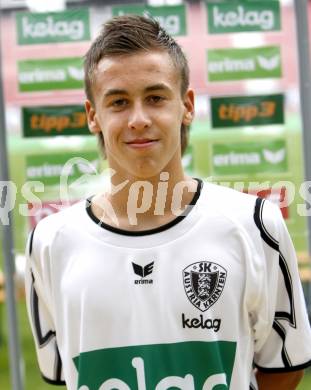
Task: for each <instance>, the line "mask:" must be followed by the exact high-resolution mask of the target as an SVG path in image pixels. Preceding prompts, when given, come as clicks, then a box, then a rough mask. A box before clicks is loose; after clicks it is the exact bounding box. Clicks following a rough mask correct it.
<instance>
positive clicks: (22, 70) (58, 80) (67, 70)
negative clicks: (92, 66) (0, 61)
mask: <svg viewBox="0 0 311 390" xmlns="http://www.w3.org/2000/svg"><path fill="white" fill-rule="evenodd" d="M83 78H84V70H83V60H82V58H81V57H68V58H50V59H47V60H45V59H39V60H23V61H19V62H18V81H19V90H20V92H36V91H51V90H62V89H80V88H83Z"/></svg>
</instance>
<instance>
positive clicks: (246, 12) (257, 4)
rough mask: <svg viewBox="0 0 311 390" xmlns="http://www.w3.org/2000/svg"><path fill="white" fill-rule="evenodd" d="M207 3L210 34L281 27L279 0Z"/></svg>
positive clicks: (272, 29) (268, 29) (273, 29)
mask: <svg viewBox="0 0 311 390" xmlns="http://www.w3.org/2000/svg"><path fill="white" fill-rule="evenodd" d="M205 4H206V6H207V14H208V31H209V33H210V34H223V33H232V32H243V31H275V30H280V29H281V16H280V3H279V1H275V0H274V1H251V2H249V1H243V2H242V1H240V2H235V1H226V2H223V3H220V2H219V1H218V2H216V1H215V2H214V3H211V2H208V3H207V2H206V3H205Z"/></svg>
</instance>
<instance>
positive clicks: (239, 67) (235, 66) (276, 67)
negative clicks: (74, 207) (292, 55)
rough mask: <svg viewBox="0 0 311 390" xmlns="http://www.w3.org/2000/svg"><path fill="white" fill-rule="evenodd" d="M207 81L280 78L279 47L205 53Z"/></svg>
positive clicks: (214, 50) (220, 50) (218, 50)
mask: <svg viewBox="0 0 311 390" xmlns="http://www.w3.org/2000/svg"><path fill="white" fill-rule="evenodd" d="M207 61H208V79H209V81H228V80H244V79H256V78H280V77H281V76H282V71H281V50H280V47H279V46H263V47H255V48H247V49H211V50H208V51H207Z"/></svg>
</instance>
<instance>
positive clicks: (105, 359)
mask: <svg viewBox="0 0 311 390" xmlns="http://www.w3.org/2000/svg"><path fill="white" fill-rule="evenodd" d="M188 84H189V81H188V66H187V61H186V59H185V57H184V55H183V53H182V51H181V49H180V47H179V46H178V45H177V43H176V42H175V41H174V40H173V39H172V38H171V37H169V36H168V35H167V34H166V32H165V31H164V30H163V29H162V28H160V27H159V25H158V24H157V23H156V22H155V21H153V20H149V19H145V18H143V17H138V16H124V17H119V18H115V19H113V20H111V21H110V22H108V23H107V24H106V25H105V26H104V27H103V30H102V32H101V33H100V35H99V36H98V38H97V39H96V40H95V41H94V42H93V44H92V46H91V48H90V49H89V51H88V53H87V54H86V58H85V85H86V94H87V100H86V103H85V106H86V111H87V116H88V123H89V128H90V130H91V132H92V133H94V134H97V135H98V136H99V137H100V140H101V145H102V148H103V149H104V153H105V155H106V157H107V159H108V163H109V166H110V168H111V169H112V173H113V174H112V175H111V186H110V189H109V191H105V192H103V193H101V194H97V195H95V196H94V197H93V198H91V199H89V200H88V201H87V202H86V204H85V202H81V203H79V204H77V205H74V206H73V207H71V208H68V209H67V210H65V211H63V212H61V213H58V214H55V215H53V216H50V217H48V218H46V219H44V220H43V221H41V222H40V223H39V224H38V225H37V227H36V229H35V231H34V232H33V233H32V235H31V237H30V239H29V245H28V250H27V253H28V271H27V280H26V284H27V297H28V309H29V317H30V322H31V326H32V330H33V333H34V338H35V342H36V348H37V354H38V359H39V365H40V369H41V372H42V375H43V376H44V378H45V379H46V380H47V381H48V382H50V383H56V384H61V383H63V384H66V386H67V387H68V388H69V389H71V390H74V389H77V388H78V389H80V390H91V389H92V390H95V389H96V390H97V389H100V390H113V389H115V390H134V389H135V390H166V389H181V390H211V389H216V388H219V389H220V388H222V389H233V390H244V389H245V390H246V389H250V388H251V389H260V390H262V389H264V390H269V389H279V390H281V389H282V390H285V389H286V390H291V389H295V388H296V385H297V384H298V382H299V381H300V379H301V377H302V370H303V368H305V367H307V366H308V365H310V364H311V334H310V326H309V323H308V319H307V314H306V310H305V304H304V298H303V293H302V289H301V285H300V281H299V276H298V270H297V263H296V258H295V251H294V248H293V246H292V243H291V240H290V238H289V236H288V232H287V229H286V227H285V224H284V222H283V219H282V217H281V214H280V211H279V209H278V208H277V207H276V206H274V205H272V204H271V203H269V202H265V201H263V200H260V199H256V198H255V197H252V196H249V195H245V194H241V193H239V192H236V191H233V190H230V189H226V188H221V187H218V186H215V185H212V184H208V183H204V184H203V183H202V182H201V181H200V180H198V179H193V178H191V177H188V176H187V175H185V173H184V171H183V169H182V163H181V155H182V151H183V150H184V148H185V145H186V141H187V131H188V127H189V125H190V124H191V121H192V119H193V114H194V95H193V91H192V90H191V89H189V85H188ZM254 367H255V368H254ZM217 385H218V386H217Z"/></svg>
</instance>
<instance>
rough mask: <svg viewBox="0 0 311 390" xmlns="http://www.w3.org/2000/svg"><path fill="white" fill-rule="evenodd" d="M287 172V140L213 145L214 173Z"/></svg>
mask: <svg viewBox="0 0 311 390" xmlns="http://www.w3.org/2000/svg"><path fill="white" fill-rule="evenodd" d="M286 170H287V151H286V144H285V140H283V139H279V140H275V141H262V142H248V143H237V144H215V145H213V173H214V174H215V175H239V174H245V173H277V172H286Z"/></svg>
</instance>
